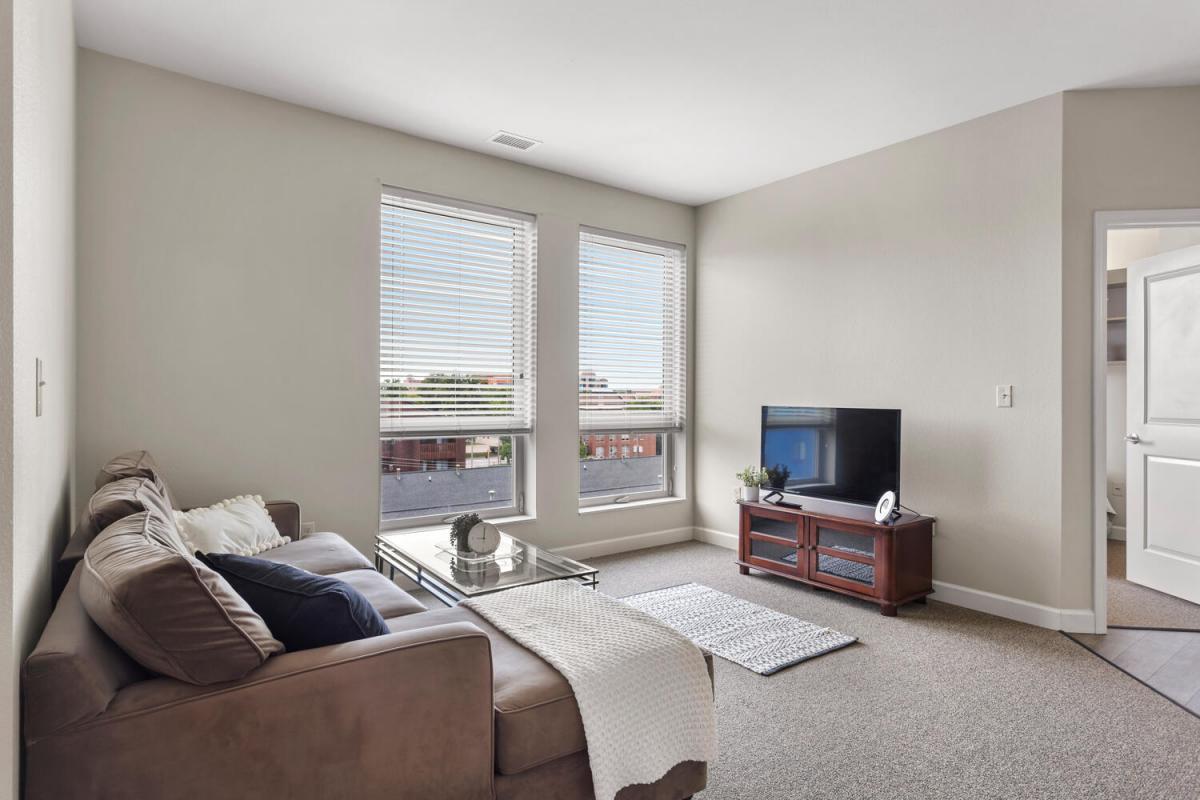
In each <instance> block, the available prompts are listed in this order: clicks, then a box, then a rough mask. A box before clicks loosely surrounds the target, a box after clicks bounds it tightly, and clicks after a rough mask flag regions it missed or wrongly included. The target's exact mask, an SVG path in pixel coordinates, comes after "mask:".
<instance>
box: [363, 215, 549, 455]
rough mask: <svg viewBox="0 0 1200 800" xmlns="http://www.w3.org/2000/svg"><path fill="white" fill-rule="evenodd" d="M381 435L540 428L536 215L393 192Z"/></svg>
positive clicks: (383, 273) (384, 241) (382, 322)
mask: <svg viewBox="0 0 1200 800" xmlns="http://www.w3.org/2000/svg"><path fill="white" fill-rule="evenodd" d="M379 249H380V275H379V277H380V283H379V288H380V292H379V297H380V314H379V383H380V392H379V430H380V433H381V435H384V436H387V435H425V436H430V435H455V434H467V433H528V432H529V431H530V430H531V429H532V427H533V392H534V372H533V365H534V341H535V331H534V319H535V317H534V301H535V291H536V289H535V275H536V271H535V269H534V262H535V256H536V253H535V249H536V234H535V232H534V220H533V218H532V217H527V216H524V215H517V214H512V213H509V212H502V211H497V210H490V209H482V208H478V207H468V206H459V205H452V204H447V203H442V202H437V201H436V200H435V199H432V198H428V197H425V196H422V195H410V194H407V193H395V194H393V193H388V192H385V193H384V194H383V198H382V202H381V204H380V248H379Z"/></svg>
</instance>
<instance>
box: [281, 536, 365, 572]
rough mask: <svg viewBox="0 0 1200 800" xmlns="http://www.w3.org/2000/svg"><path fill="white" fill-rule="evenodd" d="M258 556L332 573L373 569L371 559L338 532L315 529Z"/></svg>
mask: <svg viewBox="0 0 1200 800" xmlns="http://www.w3.org/2000/svg"><path fill="white" fill-rule="evenodd" d="M258 558H262V559H265V560H267V561H278V562H279V563H281V564H291V565H292V566H293V567H299V568H300V569H304V570H308V571H309V572H315V573H316V574H318V575H332V574H333V573H335V572H346V571H348V570H352V569H371V562H370V561H368V560H367V557H366V556H364V555H363V554H362V553H360V552H358V551H357V550H355V549H354V546H353V545H351V544H350V543H349V542H347V541H346V540H345V539H343V538H342V537H341V536H338V535H337V534H336V533H313V534H309V535H308V536H305V537H304V538H303V539H301V540H299V541H297V542H292V543H291V544H285V545H284V546H283V547H276V548H274V549H273V550H267V551H264V552H262V553H259V554H258Z"/></svg>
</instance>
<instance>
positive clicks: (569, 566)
mask: <svg viewBox="0 0 1200 800" xmlns="http://www.w3.org/2000/svg"><path fill="white" fill-rule="evenodd" d="M375 556H376V562H377V563H376V566H378V567H380V568H382V567H383V566H384V565H387V566H389V567H391V568H393V569H395V570H398V571H399V572H401V573H402V574H404V575H405V576H406V577H408V578H410V579H412V580H413V581H415V582H416V583H417V584H419V585H420V586H422V587H423V588H425V589H428V590H429V591H430V592H431V593H432V594H433V595H435V596H436V597H437V598H438V599H439V600H441V601H443V602H445V603H454V602H457V601H459V600H462V599H465V598H468V597H476V596H478V595H481V594H488V593H490V592H498V591H501V590H503V589H511V588H513V587H515V586H526V585H528V584H531V583H540V582H542V581H551V580H559V579H563V578H574V579H577V580H579V581H580V582H582V583H583V584H584V585H586V586H593V587H594V586H595V585H596V575H597V570H596V568H594V567H589V566H588V565H587V564H583V563H580V562H578V561H574V560H572V559H570V558H566V557H565V556H560V555H557V554H555V553H552V552H550V551H549V550H546V549H544V548H541V547H538V546H537V545H532V544H529V543H527V542H523V541H521V540H520V539H517V538H515V537H512V536H509V535H508V534H507V533H501V534H500V546H499V547H498V548H497V549H496V552H495V553H494V554H492V557H489V558H481V557H480V556H477V555H471V556H467V557H461V556H459V555H458V554H457V553H456V552H455V550H454V546H453V545H452V544H451V543H450V530H449V528H446V529H444V530H432V531H416V532H412V533H403V532H394V533H380V534H379V535H378V536H377V537H376V539H375Z"/></svg>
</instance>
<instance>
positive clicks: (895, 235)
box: [695, 96, 1086, 607]
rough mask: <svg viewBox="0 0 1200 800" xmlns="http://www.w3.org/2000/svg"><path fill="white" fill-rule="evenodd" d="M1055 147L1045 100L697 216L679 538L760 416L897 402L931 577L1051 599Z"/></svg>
mask: <svg viewBox="0 0 1200 800" xmlns="http://www.w3.org/2000/svg"><path fill="white" fill-rule="evenodd" d="M1061 141H1062V98H1061V96H1055V97H1050V98H1046V99H1043V100H1038V101H1036V102H1033V103H1028V104H1025V105H1022V106H1018V107H1016V108H1012V109H1009V110H1007V111H1003V112H1000V113H997V114H992V115H990V116H987V117H983V118H981V119H977V120H974V121H971V122H968V123H965V124H962V125H959V126H956V127H953V128H950V129H947V130H943V131H939V132H936V133H932V134H929V135H927V136H922V137H920V138H918V139H914V140H911V141H907V142H903V143H901V144H897V145H894V146H892V147H888V148H885V149H883V150H879V151H876V152H873V153H868V154H866V155H863V156H859V157H857V158H853V159H850V160H848V161H844V162H841V163H838V164H834V165H832V166H829V167H825V168H822V169H818V170H815V171H812V172H808V173H805V174H802V175H798V176H796V177H793V178H789V179H787V180H783V181H780V182H778V183H774V184H771V185H768V186H765V187H762V188H759V189H755V190H752V191H748V192H745V193H742V194H739V195H735V196H733V197H730V198H727V199H725V200H721V201H718V202H715V203H712V204H709V205H706V206H703V207H702V208H701V209H700V211H699V215H698V218H697V231H698V242H697V248H698V267H697V284H698V288H697V309H696V318H697V320H698V323H697V333H696V343H697V351H698V353H699V359H698V362H697V375H696V397H697V419H696V430H695V435H696V455H695V465H696V524H697V526H699V527H701V528H704V529H709V530H714V531H718V532H724V533H733V532H735V531H736V515H735V506H734V504H733V503H732V500H731V493H732V491H733V486H734V480H733V473H734V471H735V470H737V469H738V468H740V467H742V466H744V465H746V464H752V463H757V458H758V428H759V417H758V413H759V406H761V405H762V404H772V403H778V404H794V405H809V404H811V405H831V406H876V407H893V408H900V409H902V410H903V434H902V436H903V460H902V465H901V473H902V483H903V491H902V499H903V501H904V503H905V504H906V505H909V506H912V507H915V508H918V509H920V510H921V511H923V512H926V513H930V514H935V515H937V517H938V519H939V523H938V531H937V538H936V539H935V542H934V576H935V578H936V579H937V580H939V581H943V582H947V583H951V584H958V585H962V586H966V587H970V588H972V589H977V590H983V591H987V592H994V593H998V594H1002V595H1007V596H1009V597H1014V598H1018V599H1020V600H1024V601H1028V602H1032V603H1037V604H1042V605H1047V606H1051V607H1059V603H1060V598H1059V592H1058V584H1059V572H1060V561H1059V546H1060V537H1059V528H1060V523H1061V496H1060V485H1061V476H1060V464H1061V458H1060V451H1059V446H1060V441H1061V433H1062V426H1061V420H1060V400H1061V369H1060V364H1061V354H1060V352H1059V347H1058V339H1059V332H1060V329H1061V320H1060V314H1061V307H1062V305H1061V304H1062V299H1061V297H1060V292H1061V280H1060V268H1059V264H1060V260H1061V254H1062V242H1061V238H1060V223H1061V213H1062V212H1061V209H1062V184H1061V175H1062V152H1061ZM1001 383H1004V384H1009V383H1011V384H1013V385H1014V390H1013V393H1014V407H1013V408H1010V409H998V408H996V407H995V386H996V384H1001ZM1085 605H1086V604H1085Z"/></svg>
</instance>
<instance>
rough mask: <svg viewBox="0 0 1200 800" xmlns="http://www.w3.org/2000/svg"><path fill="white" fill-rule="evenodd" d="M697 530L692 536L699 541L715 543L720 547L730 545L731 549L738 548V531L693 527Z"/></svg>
mask: <svg viewBox="0 0 1200 800" xmlns="http://www.w3.org/2000/svg"><path fill="white" fill-rule="evenodd" d="M693 531H694V532H695V533H694V535H693V536H692V538H693V539H695V540H696V541H697V542H706V543H708V544H715V545H717V546H719V547H728V548H729V549H730V550H737V548H738V537H737V534H736V533H725V531H717V530H713V529H712V528H693Z"/></svg>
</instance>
